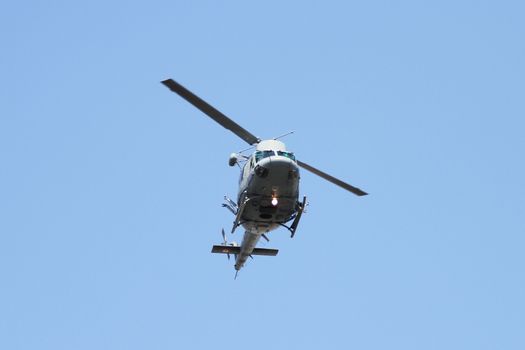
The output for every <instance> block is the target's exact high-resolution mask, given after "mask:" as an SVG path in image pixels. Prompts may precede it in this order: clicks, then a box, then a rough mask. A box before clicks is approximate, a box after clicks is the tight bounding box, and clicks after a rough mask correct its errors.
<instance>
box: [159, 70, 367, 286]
mask: <svg viewBox="0 0 525 350" xmlns="http://www.w3.org/2000/svg"><path fill="white" fill-rule="evenodd" d="M161 83H162V84H164V85H165V86H166V87H167V88H168V89H170V90H171V91H173V92H175V93H176V94H178V95H179V96H181V97H182V98H183V99H185V100H186V101H188V102H189V103H191V104H192V105H193V106H195V107H196V108H197V109H199V110H200V111H201V112H203V113H204V114H206V115H207V116H208V117H210V118H211V119H213V120H214V121H216V122H217V123H219V124H220V125H222V126H223V127H224V128H226V129H228V130H230V131H231V132H233V133H234V134H235V135H237V136H238V137H240V138H241V139H242V140H244V141H245V142H246V143H248V144H249V145H250V146H251V147H250V148H248V149H247V150H250V149H252V148H255V150H254V152H253V153H252V154H251V155H250V156H246V155H244V154H243V152H245V151H247V150H244V151H240V152H237V153H232V154H231V155H230V158H229V162H228V164H229V165H230V166H235V165H238V166H239V167H240V168H241V176H240V180H239V191H238V194H237V201H234V200H232V199H230V198H229V197H227V196H225V197H224V203H223V204H222V206H223V207H225V208H227V209H228V210H229V211H230V212H231V213H232V214H233V215H234V217H235V219H234V221H233V227H232V229H231V233H232V234H233V233H234V232H235V230H236V229H237V228H238V227H239V226H243V228H244V230H245V233H244V236H243V239H242V243H241V244H240V245H238V244H237V243H235V242H232V243H228V242H227V240H226V234H225V232H224V229H222V238H223V242H222V244H218V245H213V247H212V250H211V252H212V253H218V254H226V255H227V256H228V259H230V255H233V256H234V257H235V265H234V268H235V271H236V272H235V277H237V273H238V272H239V270H240V269H241V268H242V267H243V266H244V264H245V263H246V261H247V260H248V258H249V257H250V258H253V255H265V256H276V255H277V253H278V252H279V251H278V249H270V248H258V247H256V245H257V243H258V242H259V240H260V238H261V237H262V238H264V239H265V240H266V241H268V242H269V239H268V237H267V234H268V233H269V232H270V231H272V230H275V229H277V228H279V227H281V226H282V227H285V228H286V229H288V231H289V232H290V233H291V237H292V238H293V237H294V235H295V232H296V230H297V227H298V225H299V221H300V219H301V216H302V214H303V212H304V210H305V207H306V205H307V201H306V196H303V198H302V200H299V180H300V176H299V168H303V169H306V170H308V171H310V172H311V173H313V174H315V175H318V176H320V177H322V178H323V179H325V180H327V181H329V182H332V183H333V184H335V185H338V186H340V187H341V188H343V189H345V190H347V191H349V192H351V193H353V194H355V195H357V196H365V195H367V194H368V193H366V192H364V191H363V190H361V189H359V188H357V187H354V186H351V185H349V184H348V183H346V182H344V181H341V180H339V179H337V178H335V177H333V176H331V175H329V174H327V173H325V172H323V171H321V170H319V169H317V168H314V167H313V166H311V165H309V164H307V163H304V162H302V161H300V160H298V159H296V157H295V154H294V153H292V152H289V151H288V150H287V149H286V145H285V144H284V143H283V142H282V141H280V140H278V139H279V138H281V137H282V136H280V137H278V138H275V139H269V140H262V139H260V138H258V137H256V136H254V135H253V134H252V133H250V132H249V131H247V130H246V129H244V128H243V127H241V126H240V125H239V124H237V123H235V122H234V121H233V120H232V119H230V118H228V117H227V116H226V115H224V114H223V113H221V112H220V111H219V110H217V109H216V108H215V107H213V106H211V105H210V104H208V103H207V102H206V101H204V100H202V99H201V98H200V97H198V96H197V95H195V94H194V93H193V92H191V91H190V90H188V89H186V88H185V87H184V86H182V85H181V84H179V83H177V82H176V81H175V80H173V79H166V80H163V81H161ZM286 135H288V134H285V135H283V136H286ZM241 163H242V166H241ZM290 222H291V223H290ZM289 223H290V224H289Z"/></svg>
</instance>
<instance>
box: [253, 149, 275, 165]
mask: <svg viewBox="0 0 525 350" xmlns="http://www.w3.org/2000/svg"><path fill="white" fill-rule="evenodd" d="M274 155H275V152H274V151H256V152H255V162H256V163H257V162H258V161H260V160H261V159H263V158H267V157H271V156H274Z"/></svg>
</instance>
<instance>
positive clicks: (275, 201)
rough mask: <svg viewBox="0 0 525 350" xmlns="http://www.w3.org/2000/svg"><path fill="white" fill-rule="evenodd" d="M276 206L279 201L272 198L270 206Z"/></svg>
mask: <svg viewBox="0 0 525 350" xmlns="http://www.w3.org/2000/svg"><path fill="white" fill-rule="evenodd" d="M277 204H279V201H278V200H277V198H276V197H273V198H272V205H273V206H274V207H275V206H276V205H277Z"/></svg>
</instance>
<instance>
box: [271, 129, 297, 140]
mask: <svg viewBox="0 0 525 350" xmlns="http://www.w3.org/2000/svg"><path fill="white" fill-rule="evenodd" d="M294 132H295V131H290V132H287V133H286V134H282V135H281V136H277V137H275V138H274V140H279V139H281V138H283V137H285V136H288V135H291V134H293V133H294Z"/></svg>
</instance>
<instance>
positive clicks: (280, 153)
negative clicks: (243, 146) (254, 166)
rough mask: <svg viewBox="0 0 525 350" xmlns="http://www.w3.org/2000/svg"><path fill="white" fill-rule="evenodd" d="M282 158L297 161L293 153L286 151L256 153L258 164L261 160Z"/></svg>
mask: <svg viewBox="0 0 525 350" xmlns="http://www.w3.org/2000/svg"><path fill="white" fill-rule="evenodd" d="M275 155H278V156H282V157H286V158H289V159H291V160H293V161H295V155H294V154H293V153H292V152H285V151H255V162H256V163H257V162H258V161H260V160H261V159H264V158H267V157H271V156H275Z"/></svg>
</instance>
